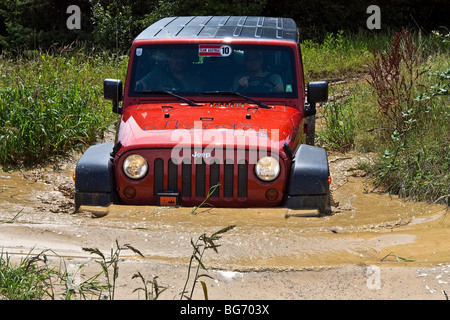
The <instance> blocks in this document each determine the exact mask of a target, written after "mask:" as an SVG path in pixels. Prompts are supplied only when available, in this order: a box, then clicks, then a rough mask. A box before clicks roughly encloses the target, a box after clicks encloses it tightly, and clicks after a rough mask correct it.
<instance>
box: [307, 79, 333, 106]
mask: <svg viewBox="0 0 450 320" xmlns="http://www.w3.org/2000/svg"><path fill="white" fill-rule="evenodd" d="M307 94H308V102H309V104H310V105H312V106H313V105H314V104H316V103H318V102H326V101H327V100H328V81H311V82H308V92H307Z"/></svg>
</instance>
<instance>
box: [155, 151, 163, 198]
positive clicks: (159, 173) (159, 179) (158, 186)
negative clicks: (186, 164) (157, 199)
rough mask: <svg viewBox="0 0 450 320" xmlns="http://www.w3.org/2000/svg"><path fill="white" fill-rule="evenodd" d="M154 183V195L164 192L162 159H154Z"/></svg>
mask: <svg viewBox="0 0 450 320" xmlns="http://www.w3.org/2000/svg"><path fill="white" fill-rule="evenodd" d="M154 169H155V173H154V182H155V189H154V192H155V195H156V194H157V193H158V192H161V191H164V180H163V179H164V161H163V160H162V159H155V165H154Z"/></svg>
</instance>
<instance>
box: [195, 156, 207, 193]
mask: <svg viewBox="0 0 450 320" xmlns="http://www.w3.org/2000/svg"><path fill="white" fill-rule="evenodd" d="M205 169H206V168H205V163H204V162H203V161H202V162H201V163H197V164H196V165H195V170H196V173H195V193H196V195H197V197H204V196H205V173H206V172H205Z"/></svg>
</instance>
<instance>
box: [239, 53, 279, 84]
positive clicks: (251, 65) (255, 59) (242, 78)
mask: <svg viewBox="0 0 450 320" xmlns="http://www.w3.org/2000/svg"><path fill="white" fill-rule="evenodd" d="M263 63H264V58H263V54H262V52H261V51H257V50H248V51H246V52H245V54H244V66H245V68H246V71H245V72H244V73H242V74H240V75H238V76H237V77H236V78H235V79H234V82H233V86H232V88H233V90H234V91H250V92H282V91H283V80H282V79H281V77H280V76H279V75H278V74H275V73H271V72H269V71H265V70H264V69H263Z"/></svg>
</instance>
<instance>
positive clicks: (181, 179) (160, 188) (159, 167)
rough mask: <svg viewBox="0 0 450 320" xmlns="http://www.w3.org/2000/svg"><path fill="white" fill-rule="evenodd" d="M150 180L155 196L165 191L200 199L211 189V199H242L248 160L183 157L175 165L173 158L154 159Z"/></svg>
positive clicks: (245, 185)
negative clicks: (151, 180)
mask: <svg viewBox="0 0 450 320" xmlns="http://www.w3.org/2000/svg"><path fill="white" fill-rule="evenodd" d="M165 172H167V174H164V173H165ZM164 177H166V181H165V179H164ZM221 177H222V178H221ZM235 177H236V178H235ZM153 179H154V186H155V187H154V194H155V195H157V194H158V193H159V192H165V191H174V192H180V194H181V197H182V200H183V201H189V200H195V199H198V200H199V198H203V199H204V198H205V197H206V196H207V195H208V193H209V192H210V190H211V192H212V193H211V195H210V198H212V199H214V198H230V199H233V198H240V199H245V198H247V185H248V184H247V180H248V162H247V161H243V160H242V161H241V162H240V163H239V164H237V165H235V164H234V163H233V161H232V160H227V161H225V163H224V164H220V163H219V161H218V160H214V159H212V160H211V161H209V163H208V164H207V163H206V162H205V160H203V159H192V160H191V159H183V160H182V161H181V163H180V164H178V163H176V160H173V159H169V160H163V159H161V158H156V159H155V160H154V174H153ZM235 180H236V181H235ZM215 186H216V187H215ZM214 187H215V188H214Z"/></svg>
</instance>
